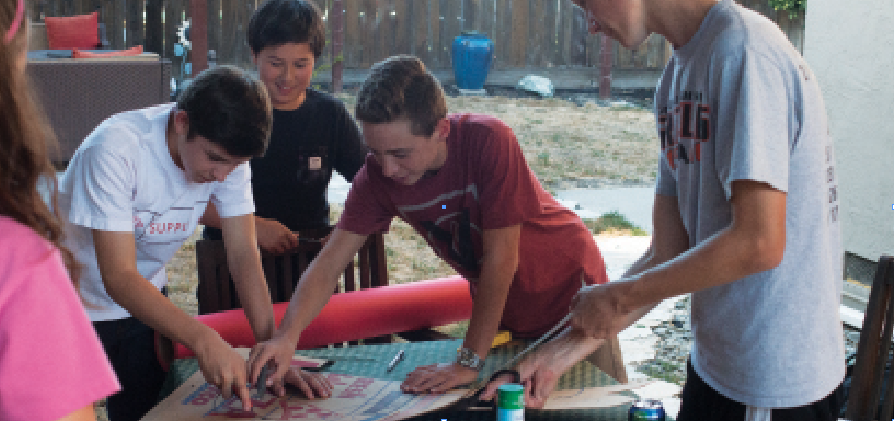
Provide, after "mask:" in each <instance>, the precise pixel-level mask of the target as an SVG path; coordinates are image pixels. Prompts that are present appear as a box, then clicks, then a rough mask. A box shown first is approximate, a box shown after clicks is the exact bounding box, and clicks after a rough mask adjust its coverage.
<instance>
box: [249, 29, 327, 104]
mask: <svg viewBox="0 0 894 421" xmlns="http://www.w3.org/2000/svg"><path fill="white" fill-rule="evenodd" d="M252 60H253V61H254V62H255V65H257V66H258V74H259V75H260V78H261V81H262V82H264V86H266V87H267V92H268V94H269V95H270V102H271V104H272V105H273V108H275V109H277V110H283V111H289V110H294V109H296V108H298V107H299V106H300V105H301V103H302V102H304V97H305V94H306V90H307V87H308V86H310V79H311V76H313V71H314V54H313V52H312V51H311V49H310V45H308V44H307V43H301V44H295V43H287V44H280V45H270V46H267V47H264V49H263V50H261V52H260V53H258V54H255V55H254V56H252Z"/></svg>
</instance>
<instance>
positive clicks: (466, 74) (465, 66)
mask: <svg viewBox="0 0 894 421" xmlns="http://www.w3.org/2000/svg"><path fill="white" fill-rule="evenodd" d="M452 55H453V56H452V58H453V75H454V76H455V77H456V86H457V87H459V88H460V89H483V88H484V80H485V79H487V72H488V71H490V65H491V63H492V62H493V57H494V42H493V41H491V40H490V39H488V38H487V36H486V35H484V34H483V33H481V32H478V31H463V33H462V34H460V35H458V36H457V37H456V38H454V39H453V45H452Z"/></svg>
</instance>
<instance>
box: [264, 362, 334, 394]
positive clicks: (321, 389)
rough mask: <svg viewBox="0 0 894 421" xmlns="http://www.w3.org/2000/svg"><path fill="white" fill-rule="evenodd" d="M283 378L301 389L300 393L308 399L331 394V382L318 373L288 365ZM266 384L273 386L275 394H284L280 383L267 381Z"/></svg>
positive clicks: (284, 391) (283, 388)
mask: <svg viewBox="0 0 894 421" xmlns="http://www.w3.org/2000/svg"><path fill="white" fill-rule="evenodd" d="M283 380H284V381H285V383H288V384H291V385H293V386H295V387H297V388H298V389H299V390H301V393H303V394H304V396H305V397H307V398H308V399H317V398H320V399H326V398H328V397H330V396H332V383H331V382H329V379H328V378H326V377H325V376H323V375H322V374H320V373H310V372H307V371H304V370H301V369H300V368H297V367H290V368H289V371H287V372H286V375H285V376H284V377H283ZM267 384H268V385H270V386H272V387H273V391H274V393H276V396H285V395H286V390H285V387H283V384H282V383H271V382H270V381H268V382H267Z"/></svg>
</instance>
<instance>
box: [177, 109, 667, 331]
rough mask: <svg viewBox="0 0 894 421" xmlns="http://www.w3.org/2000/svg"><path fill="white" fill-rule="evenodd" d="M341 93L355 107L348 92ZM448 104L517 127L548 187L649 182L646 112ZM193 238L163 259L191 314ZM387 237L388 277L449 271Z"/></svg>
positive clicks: (397, 235) (415, 246)
mask: <svg viewBox="0 0 894 421" xmlns="http://www.w3.org/2000/svg"><path fill="white" fill-rule="evenodd" d="M340 98H341V99H342V100H343V101H344V102H345V103H346V105H347V107H348V109H349V110H352V111H353V108H354V104H355V99H354V97H353V96H350V95H341V96H340ZM448 109H449V110H450V112H457V113H466V112H468V113H482V114H490V115H493V116H495V117H497V118H499V119H501V120H503V121H504V122H506V124H508V125H509V126H510V127H512V129H513V131H514V132H515V134H516V136H517V138H518V141H519V144H520V145H521V147H522V150H523V151H524V154H525V157H526V158H527V160H528V165H529V166H530V167H531V168H532V170H533V171H534V173H535V174H537V177H538V178H539V179H540V181H541V183H543V185H544V187H546V188H547V190H550V191H555V190H558V189H564V188H574V187H600V186H606V185H619V184H621V185H623V184H635V185H639V184H651V183H653V182H654V179H655V168H656V165H657V157H658V151H659V142H658V137H657V135H656V134H655V123H654V117H653V114H652V112H651V111H649V110H644V109H641V108H634V107H603V106H598V105H596V104H595V103H593V102H590V103H586V104H584V105H583V106H578V105H577V104H576V103H575V102H571V101H566V100H562V99H530V98H525V99H513V98H503V97H484V98H481V97H451V98H448ZM332 209H333V221H334V220H337V217H338V215H340V214H341V206H340V205H333V206H332ZM195 239H196V236H195V235H194V236H193V238H191V239H190V241H188V242H187V243H186V244H185V245H184V246H183V248H181V250H180V251H179V252H178V253H177V255H176V256H175V257H174V259H172V260H171V262H169V263H168V265H167V271H168V277H169V279H170V283H169V284H168V290H169V293H170V296H171V299H172V300H173V301H174V302H175V303H176V304H177V305H178V306H180V307H181V308H183V309H184V310H185V311H187V312H188V313H189V314H196V313H197V309H198V305H197V302H196V298H195V289H196V285H197V283H198V281H197V278H196V264H195V245H194V242H195ZM385 242H386V243H385V244H386V249H387V250H386V253H387V256H388V273H389V279H390V281H391V282H392V283H404V282H411V281H416V280H420V279H433V278H438V277H442V276H447V275H450V274H453V273H455V272H454V271H453V270H452V269H451V268H450V267H449V266H447V265H446V264H444V263H443V262H442V261H441V260H440V259H439V258H438V257H437V256H435V254H434V253H433V252H432V251H431V250H430V249H429V248H428V246H427V245H426V244H425V240H424V239H422V237H420V236H418V235H416V233H415V232H414V231H413V229H412V228H410V226H409V225H407V224H405V223H403V222H402V221H399V220H395V221H394V223H393V224H392V226H391V230H390V232H389V233H388V234H387V235H386V236H385Z"/></svg>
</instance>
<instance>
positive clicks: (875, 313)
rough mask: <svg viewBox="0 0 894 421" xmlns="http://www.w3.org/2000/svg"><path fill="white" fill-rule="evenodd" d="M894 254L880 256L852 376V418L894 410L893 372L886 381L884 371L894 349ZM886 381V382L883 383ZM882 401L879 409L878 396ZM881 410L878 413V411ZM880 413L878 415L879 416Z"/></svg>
mask: <svg viewBox="0 0 894 421" xmlns="http://www.w3.org/2000/svg"><path fill="white" fill-rule="evenodd" d="M892 292H894V258H892V257H891V256H882V257H881V258H880V259H879V262H878V267H877V269H876V272H875V279H874V280H873V282H872V290H871V292H870V294H869V303H868V304H867V306H866V313H865V315H864V318H863V329H862V331H861V332H860V343H859V344H858V345H857V357H856V362H855V364H854V368H853V373H852V376H851V388H850V392H849V393H848V400H847V412H846V413H845V418H847V419H848V420H850V421H872V420H876V419H878V420H890V419H891V416H892V410H894V384H892V383H894V376H891V377H890V378H889V379H888V381H887V382H884V377H883V374H884V373H885V365H886V364H887V363H888V358H889V357H888V356H889V354H890V352H891V333H892V327H894V294H892ZM883 383H887V384H886V385H884V384H883ZM883 386H884V391H885V394H884V397H883V401H882V402H883V405H882V407H881V408H880V409H879V398H880V397H882V396H881V394H882V390H883ZM879 410H880V412H879V413H878V414H876V412H877V411H879ZM876 415H878V417H876Z"/></svg>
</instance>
